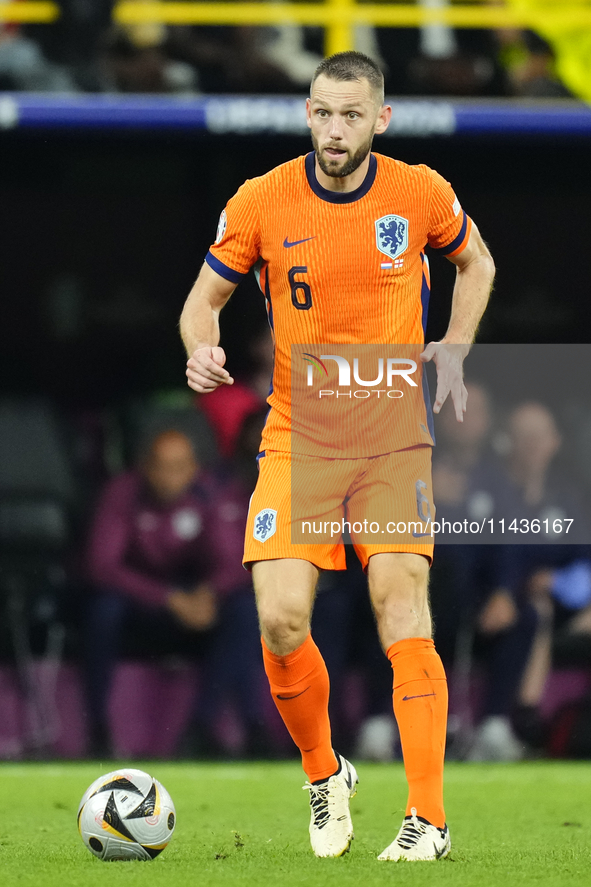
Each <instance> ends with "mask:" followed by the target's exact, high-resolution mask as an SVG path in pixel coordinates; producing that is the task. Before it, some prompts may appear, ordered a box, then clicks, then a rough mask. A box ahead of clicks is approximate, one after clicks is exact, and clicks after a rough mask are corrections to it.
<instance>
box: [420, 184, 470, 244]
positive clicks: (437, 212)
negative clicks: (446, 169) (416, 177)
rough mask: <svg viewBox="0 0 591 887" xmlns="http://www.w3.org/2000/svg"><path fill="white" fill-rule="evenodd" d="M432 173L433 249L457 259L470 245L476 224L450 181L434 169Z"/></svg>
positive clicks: (430, 224)
mask: <svg viewBox="0 0 591 887" xmlns="http://www.w3.org/2000/svg"><path fill="white" fill-rule="evenodd" d="M428 172H429V175H430V176H431V181H432V192H431V204H430V207H429V218H428V230H427V240H428V242H429V246H431V247H433V249H436V250H438V251H439V252H440V253H441V254H442V255H444V256H457V255H458V254H459V253H461V252H462V250H463V249H464V247H465V246H466V244H467V243H468V239H469V237H470V231H471V229H472V222H471V220H470V218H469V217H468V216H467V215H466V213H465V212H464V210H463V209H462V207H461V205H460V201H459V200H458V198H457V197H456V195H455V193H454V190H453V188H452V186H451V185H450V184H449V182H446V180H445V179H444V178H443V176H440V175H439V173H437V172H435V170H433V169H429V170H428Z"/></svg>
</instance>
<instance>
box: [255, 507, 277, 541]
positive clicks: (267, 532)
mask: <svg viewBox="0 0 591 887" xmlns="http://www.w3.org/2000/svg"><path fill="white" fill-rule="evenodd" d="M276 529H277V512H276V511H275V509H274V508H263V510H262V511H259V513H258V514H257V516H256V517H255V519H254V530H253V531H252V535H253V536H254V538H255V539H256V540H257V541H258V542H266V541H267V539H270V538H271V536H274V535H275V530H276Z"/></svg>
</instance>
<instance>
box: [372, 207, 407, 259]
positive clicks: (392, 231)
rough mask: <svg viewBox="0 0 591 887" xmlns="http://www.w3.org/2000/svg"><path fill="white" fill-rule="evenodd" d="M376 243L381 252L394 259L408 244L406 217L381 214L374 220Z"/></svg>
mask: <svg viewBox="0 0 591 887" xmlns="http://www.w3.org/2000/svg"><path fill="white" fill-rule="evenodd" d="M376 244H377V247H378V249H379V251H380V252H381V253H384V255H385V256H390V258H391V259H395V258H396V256H399V255H400V254H401V253H403V252H404V250H405V249H406V248H407V246H408V219H403V218H402V216H382V218H381V219H378V220H377V221H376Z"/></svg>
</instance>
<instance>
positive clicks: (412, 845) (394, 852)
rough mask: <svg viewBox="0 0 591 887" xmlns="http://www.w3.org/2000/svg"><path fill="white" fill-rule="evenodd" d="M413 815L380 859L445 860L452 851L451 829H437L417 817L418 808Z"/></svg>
mask: <svg viewBox="0 0 591 887" xmlns="http://www.w3.org/2000/svg"><path fill="white" fill-rule="evenodd" d="M411 813H412V815H411V816H406V817H405V819H404V822H403V823H402V827H401V829H400V831H399V832H398V834H397V835H396V838H395V839H394V840H393V841H392V843H391V844H390V846H389V847H386V849H385V850H384V851H383V853H380V855H379V856H378V859H381V860H390V861H392V862H398V860H406V861H407V862H418V861H423V862H430V861H432V860H435V859H443V857H444V856H447V854H448V853H449V851H450V850H451V839H450V837H449V829H448V827H447V825H446V826H444V827H443V828H437V827H436V826H434V825H431V823H430V822H427V820H426V819H423V818H422V817H421V816H417V811H416V808H415V807H413V808H412V810H411Z"/></svg>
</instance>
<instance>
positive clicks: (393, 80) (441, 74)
mask: <svg viewBox="0 0 591 887" xmlns="http://www.w3.org/2000/svg"><path fill="white" fill-rule="evenodd" d="M419 3H420V5H421V6H425V7H426V8H428V9H441V8H445V7H446V6H448V5H449V0H419ZM377 35H378V45H379V51H380V55H381V57H382V59H383V60H384V62H385V65H386V70H385V72H384V74H385V78H386V91H387V93H389V94H393V95H408V94H410V95H446V96H502V95H506V94H507V84H506V80H505V77H504V74H503V71H502V69H501V67H500V64H499V62H498V59H497V55H498V46H497V42H496V39H495V35H494V33H493V32H492V31H489V30H485V29H467V28H458V29H453V28H451V27H450V26H449V25H446V24H444V23H431V24H427V25H423V26H422V27H420V28H379V29H378V30H377Z"/></svg>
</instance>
